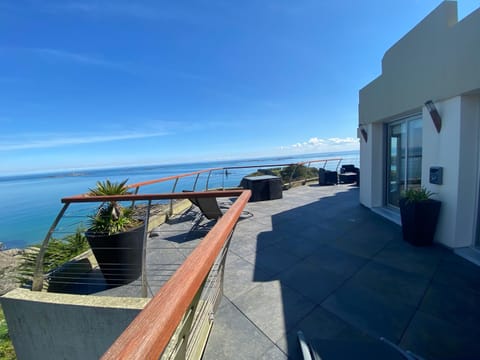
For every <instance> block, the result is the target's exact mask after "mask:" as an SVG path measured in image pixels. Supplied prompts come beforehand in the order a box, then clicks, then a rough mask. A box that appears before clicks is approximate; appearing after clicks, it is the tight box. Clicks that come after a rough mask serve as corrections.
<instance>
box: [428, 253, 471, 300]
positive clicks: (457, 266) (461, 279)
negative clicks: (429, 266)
mask: <svg viewBox="0 0 480 360" xmlns="http://www.w3.org/2000/svg"><path fill="white" fill-rule="evenodd" d="M433 281H434V282H435V283H438V284H444V285H447V286H449V285H451V284H455V285H456V286H457V287H461V288H464V289H466V290H469V291H472V292H475V293H477V294H480V267H479V266H477V265H475V264H472V263H471V262H469V261H467V260H465V259H463V258H460V257H458V256H456V255H452V254H446V255H445V256H444V257H442V261H441V262H440V263H439V264H438V267H437V270H436V272H435V274H434V276H433Z"/></svg>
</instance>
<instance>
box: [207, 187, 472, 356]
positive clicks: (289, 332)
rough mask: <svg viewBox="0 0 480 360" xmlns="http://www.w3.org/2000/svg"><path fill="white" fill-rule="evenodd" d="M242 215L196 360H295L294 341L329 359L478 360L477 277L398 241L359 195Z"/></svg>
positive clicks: (296, 191) (277, 204) (343, 192)
mask: <svg viewBox="0 0 480 360" xmlns="http://www.w3.org/2000/svg"><path fill="white" fill-rule="evenodd" d="M246 210H248V211H249V212H251V213H253V215H254V216H253V217H251V218H247V219H244V220H242V221H240V222H239V223H238V225H237V228H236V231H235V233H234V235H233V238H232V242H231V245H230V249H229V252H228V255H227V263H226V269H225V281H224V296H223V299H222V303H221V305H220V308H219V310H218V312H217V314H216V315H215V322H214V326H213V329H212V332H211V335H210V339H209V342H208V344H207V348H206V350H205V353H204V356H203V359H204V360H211V359H287V358H288V359H301V358H302V357H301V352H300V347H299V345H298V342H297V331H298V330H302V331H303V332H304V334H305V336H306V337H307V338H308V339H316V340H318V342H317V344H320V345H319V349H318V350H319V351H320V354H321V355H322V359H327V360H328V359H331V358H340V354H341V353H342V352H343V355H344V356H345V357H344V358H363V356H362V354H364V353H362V352H361V351H360V350H357V349H364V350H365V349H367V350H368V349H374V348H375V344H377V343H378V341H377V339H378V338H379V337H380V336H383V337H385V338H387V339H388V340H390V341H392V342H393V343H395V344H398V345H399V346H400V347H402V348H403V349H408V350H411V351H413V352H414V353H416V354H417V355H420V356H422V357H424V358H426V359H453V358H455V359H478V358H480V341H479V340H480V339H479V338H480V332H479V330H478V329H479V328H478V324H479V323H480V268H479V267H477V266H476V265H473V264H472V263H470V262H468V261H466V260H464V259H463V258H461V257H459V256H457V255H455V254H453V252H452V251H450V250H447V249H445V248H443V247H441V246H432V247H425V248H418V247H414V246H411V245H410V244H408V243H406V242H404V241H403V240H402V236H401V228H400V227H399V226H398V225H395V224H393V223H391V222H388V221H386V220H384V219H383V218H381V217H379V216H378V215H376V214H374V213H373V212H371V211H370V210H368V209H366V208H364V207H362V206H361V205H360V204H359V200H358V189H357V188H355V187H351V186H348V185H338V186H327V187H320V186H316V185H311V186H303V187H298V188H293V189H290V190H288V191H284V192H283V199H279V200H272V201H264V202H256V203H249V204H248V205H247V208H246ZM339 344H340V346H339ZM339 349H340V350H339ZM359 351H360V352H359ZM332 354H333V356H331V355H332ZM329 355H330V356H331V357H329ZM372 358H377V357H372Z"/></svg>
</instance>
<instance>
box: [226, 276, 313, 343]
mask: <svg viewBox="0 0 480 360" xmlns="http://www.w3.org/2000/svg"><path fill="white" fill-rule="evenodd" d="M235 305H236V306H237V307H238V308H239V309H240V310H241V311H242V313H243V314H245V316H247V317H248V318H249V319H250V320H251V321H252V323H254V324H255V325H256V326H257V327H258V328H259V329H260V330H261V331H262V332H263V333H264V334H266V335H267V336H268V337H269V338H270V339H271V340H273V341H274V340H278V339H279V338H280V337H282V336H284V335H285V334H286V333H287V331H289V329H290V328H291V327H293V326H294V325H295V324H296V323H298V322H299V321H300V320H301V319H302V318H303V317H304V316H305V315H306V314H307V313H308V312H310V311H311V310H312V309H313V308H314V304H313V302H311V301H309V300H308V299H307V298H306V297H304V296H302V295H301V294H299V293H297V292H295V291H294V290H291V289H289V288H288V287H286V286H283V285H281V284H280V282H279V281H270V282H265V283H261V284H259V285H258V286H256V287H254V288H253V289H252V290H250V291H248V292H247V293H245V294H243V295H241V296H239V297H238V298H236V299H235ZM287 309H288V311H286V310H287Z"/></svg>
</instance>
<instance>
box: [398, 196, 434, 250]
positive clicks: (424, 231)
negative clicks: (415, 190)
mask: <svg viewBox="0 0 480 360" xmlns="http://www.w3.org/2000/svg"><path fill="white" fill-rule="evenodd" d="M441 205H442V203H441V202H440V201H437V200H433V199H428V200H423V201H416V202H415V201H410V202H408V201H407V200H406V199H400V216H401V219H402V233H403V239H404V240H405V241H408V242H409V243H411V244H413V245H415V246H425V245H431V244H432V242H433V237H434V236H435V229H436V228H437V223H438V215H439V214H440V207H441Z"/></svg>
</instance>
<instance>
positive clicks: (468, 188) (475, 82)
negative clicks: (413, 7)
mask: <svg viewBox="0 0 480 360" xmlns="http://www.w3.org/2000/svg"><path fill="white" fill-rule="evenodd" d="M429 100H431V101H432V102H433V104H434V105H435V107H436V109H437V110H438V114H439V116H440V121H441V127H440V128H439V129H437V127H436V126H435V123H434V121H433V120H432V115H431V114H430V112H429V110H428V109H427V107H426V106H425V104H426V102H427V101H429ZM359 137H360V168H361V182H360V183H361V186H360V202H361V203H362V204H363V205H365V206H367V207H369V208H371V209H372V210H374V211H376V212H378V213H380V214H382V215H384V216H386V217H389V218H390V219H392V220H394V221H396V222H399V221H400V216H399V209H398V199H399V197H400V195H401V193H402V191H404V190H405V189H408V188H415V187H420V186H423V187H425V188H427V189H428V190H430V191H432V192H433V193H435V195H434V198H436V199H438V200H440V201H441V202H442V209H441V213H440V219H439V224H438V227H437V231H436V235H435V241H437V242H439V243H442V244H444V245H445V246H447V247H450V248H455V249H460V248H468V249H469V250H472V249H473V250H472V251H475V249H477V250H478V249H479V248H480V221H479V218H480V156H479V150H480V146H479V143H480V8H479V9H477V10H475V11H474V12H473V13H471V14H470V15H468V16H467V17H465V18H464V19H462V20H461V21H458V14H457V3H456V1H444V2H442V3H441V4H440V5H439V6H438V7H437V8H436V9H435V10H434V11H433V12H432V13H430V14H429V15H428V16H427V17H426V18H425V19H423V20H422V21H421V22H420V23H419V24H418V25H417V26H416V27H414V28H413V29H412V30H411V31H410V32H409V33H407V34H406V35H405V36H404V37H403V38H402V39H400V40H399V41H398V42H397V43H396V44H395V45H394V46H392V47H391V48H390V49H389V50H388V51H387V52H386V53H385V55H384V57H383V59H382V74H381V75H380V76H379V77H378V78H376V79H375V80H373V81H372V82H371V83H369V84H368V85H367V86H365V87H364V88H363V89H361V90H360V93H359ZM438 168H440V169H441V171H442V174H443V176H442V179H440V180H441V181H440V182H441V184H437V183H435V182H438V181H432V179H430V173H431V171H438ZM478 254H480V252H479V253H478Z"/></svg>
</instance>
